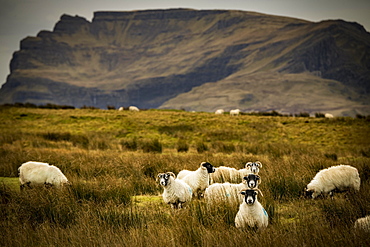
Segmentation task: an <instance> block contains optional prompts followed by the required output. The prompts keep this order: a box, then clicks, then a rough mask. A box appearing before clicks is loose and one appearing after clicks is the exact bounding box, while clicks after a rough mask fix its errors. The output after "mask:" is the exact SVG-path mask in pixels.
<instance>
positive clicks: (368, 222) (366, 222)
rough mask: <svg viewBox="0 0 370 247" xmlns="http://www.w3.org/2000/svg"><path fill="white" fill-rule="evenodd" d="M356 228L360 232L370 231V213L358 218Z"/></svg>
mask: <svg viewBox="0 0 370 247" xmlns="http://www.w3.org/2000/svg"><path fill="white" fill-rule="evenodd" d="M354 229H355V230H356V231H359V232H364V233H370V215H368V216H365V217H362V218H359V219H357V220H356V221H355V224H354Z"/></svg>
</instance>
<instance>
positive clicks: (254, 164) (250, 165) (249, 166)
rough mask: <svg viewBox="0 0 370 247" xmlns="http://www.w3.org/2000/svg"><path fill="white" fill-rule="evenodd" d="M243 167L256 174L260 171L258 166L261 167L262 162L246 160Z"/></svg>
mask: <svg viewBox="0 0 370 247" xmlns="http://www.w3.org/2000/svg"><path fill="white" fill-rule="evenodd" d="M245 167H246V168H247V169H248V170H249V171H250V172H251V173H253V174H258V173H259V172H260V168H262V163H261V162H259V161H256V162H248V163H247V164H245Z"/></svg>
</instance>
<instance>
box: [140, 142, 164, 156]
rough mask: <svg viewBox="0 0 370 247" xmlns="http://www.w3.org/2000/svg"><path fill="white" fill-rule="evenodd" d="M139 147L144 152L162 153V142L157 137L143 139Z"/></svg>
mask: <svg viewBox="0 0 370 247" xmlns="http://www.w3.org/2000/svg"><path fill="white" fill-rule="evenodd" d="M141 148H142V150H143V152H144V153H162V143H160V142H159V140H158V139H152V140H146V141H143V142H142V143H141Z"/></svg>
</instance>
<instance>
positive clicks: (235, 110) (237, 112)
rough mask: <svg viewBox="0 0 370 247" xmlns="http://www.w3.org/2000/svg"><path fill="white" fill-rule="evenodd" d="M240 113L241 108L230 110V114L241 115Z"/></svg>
mask: <svg viewBox="0 0 370 247" xmlns="http://www.w3.org/2000/svg"><path fill="white" fill-rule="evenodd" d="M239 114H240V110H239V109H234V110H230V116H239Z"/></svg>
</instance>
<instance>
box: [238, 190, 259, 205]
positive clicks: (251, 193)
mask: <svg viewBox="0 0 370 247" xmlns="http://www.w3.org/2000/svg"><path fill="white" fill-rule="evenodd" d="M240 193H241V194H242V195H244V201H245V203H246V204H247V205H253V204H254V202H255V201H256V200H257V194H258V193H257V191H255V190H244V191H242V192H240Z"/></svg>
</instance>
